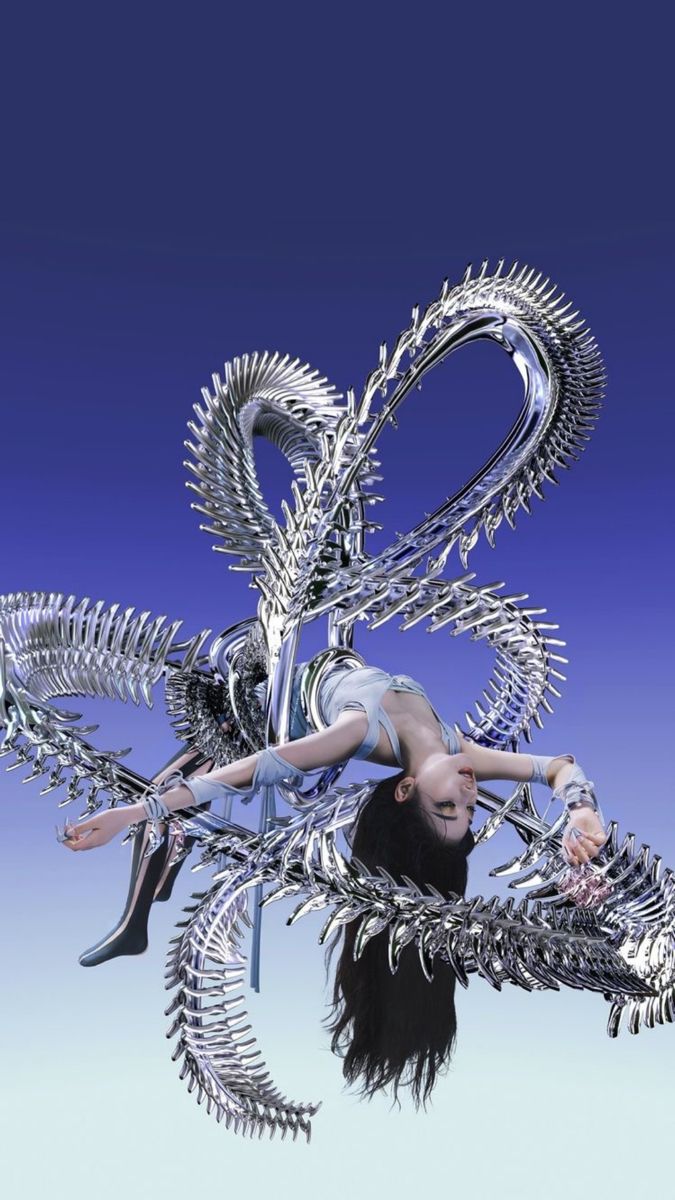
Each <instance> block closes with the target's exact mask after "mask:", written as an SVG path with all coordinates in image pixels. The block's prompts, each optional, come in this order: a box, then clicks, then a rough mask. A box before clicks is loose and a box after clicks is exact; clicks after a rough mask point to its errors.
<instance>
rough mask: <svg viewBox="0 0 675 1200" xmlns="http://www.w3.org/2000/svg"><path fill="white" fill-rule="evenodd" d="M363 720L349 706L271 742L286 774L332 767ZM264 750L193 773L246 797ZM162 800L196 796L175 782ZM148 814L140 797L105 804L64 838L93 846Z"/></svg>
mask: <svg viewBox="0 0 675 1200" xmlns="http://www.w3.org/2000/svg"><path fill="white" fill-rule="evenodd" d="M367 726H368V718H367V716H366V714H365V712H360V711H358V710H356V709H347V710H346V711H345V712H343V713H341V714H340V716H339V717H338V719H337V720H336V721H334V722H333V724H332V725H329V726H328V728H327V729H322V730H319V732H318V733H309V734H307V736H306V737H302V738H296V739H295V740H294V741H292V742H284V744H283V745H282V746H275V747H274V748H273V749H274V751H275V753H276V755H277V756H278V757H280V758H283V759H285V760H286V761H287V762H288V775H289V776H292V775H293V773H294V768H296V769H297V770H299V771H303V772H304V771H313V770H317V769H318V768H320V767H330V766H332V765H333V764H334V763H339V762H345V761H346V760H347V759H349V758H351V756H352V754H353V753H354V751H355V750H357V749H358V748H359V746H360V745H361V743H362V741H363V738H364V737H365V734H366V729H367ZM262 753H264V751H258V752H257V753H255V754H248V755H247V756H246V757H245V758H239V759H237V760H236V762H232V763H228V764H227V766H225V767H218V768H217V769H216V770H215V771H200V772H194V774H195V775H199V780H200V781H201V782H203V781H210V782H212V783H215V784H219V783H220V784H226V785H227V787H228V788H231V789H232V790H233V791H235V792H236V791H240V794H241V796H242V798H244V799H248V798H249V795H250V789H251V786H252V784H253V779H254V775H255V770H256V766H257V764H258V760H259V759H260V757H261V754H262ZM173 769H174V770H175V769H176V767H174V768H173ZM162 774H164V772H162ZM162 802H163V804H165V805H166V807H167V809H168V810H169V812H175V811H176V810H177V809H181V808H192V807H193V806H194V803H195V800H194V796H193V794H192V792H191V790H190V788H189V787H187V786H186V785H185V784H179V785H178V786H177V787H172V788H170V789H169V790H168V791H165V792H163V793H162ZM146 819H147V812H146V810H145V808H144V806H143V803H142V802H139V803H138V804H129V805H125V806H124V807H123V808H108V809H104V810H103V811H102V812H100V813H97V814H95V815H94V816H93V817H88V818H87V820H85V821H80V822H78V824H77V825H75V826H73V827H72V830H73V835H72V836H71V835H70V834H69V836H68V840H67V841H65V842H64V843H63V844H64V845H65V846H67V848H68V849H70V850H89V849H94V848H95V847H96V846H102V845H104V844H105V843H106V842H109V841H110V839H111V838H112V837H114V836H115V834H116V833H119V832H120V831H121V830H122V829H124V828H126V826H127V825H131V824H132V823H134V822H136V821H145V820H146Z"/></svg>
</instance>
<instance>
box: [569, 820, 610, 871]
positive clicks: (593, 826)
mask: <svg viewBox="0 0 675 1200" xmlns="http://www.w3.org/2000/svg"><path fill="white" fill-rule="evenodd" d="M575 830H578V831H579V832H578V833H576V832H575ZM608 837H609V834H608V833H606V832H605V830H604V828H603V826H602V822H601V821H600V818H599V817H598V814H597V813H596V812H594V810H593V809H592V808H587V807H586V806H584V807H583V808H574V809H572V811H571V813H570V815H569V821H568V822H567V825H566V826H565V832H564V834H563V840H562V846H563V852H564V855H565V859H566V861H567V862H568V863H570V865H571V866H573V867H578V866H581V865H582V864H583V863H587V862H590V860H591V859H592V858H597V856H598V854H599V853H600V850H601V848H602V846H604V844H605V842H606V841H607V838H608Z"/></svg>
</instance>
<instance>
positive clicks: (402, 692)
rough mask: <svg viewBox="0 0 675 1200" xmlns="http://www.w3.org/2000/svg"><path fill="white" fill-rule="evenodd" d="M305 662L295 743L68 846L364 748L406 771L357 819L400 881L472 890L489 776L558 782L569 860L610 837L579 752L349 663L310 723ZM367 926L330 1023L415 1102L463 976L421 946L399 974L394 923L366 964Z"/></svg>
mask: <svg viewBox="0 0 675 1200" xmlns="http://www.w3.org/2000/svg"><path fill="white" fill-rule="evenodd" d="M306 666H307V664H306V663H301V664H300V665H299V666H298V668H297V669H296V672H295V677H294V684H293V698H292V704H291V723H290V729H291V740H290V741H289V742H287V743H284V744H283V745H281V746H278V747H269V748H268V749H266V750H262V751H258V752H257V753H255V754H250V755H248V756H247V757H245V758H242V759H239V760H238V761H236V762H233V763H229V764H228V765H227V766H225V767H221V768H218V769H217V770H214V771H206V772H204V773H202V774H199V775H195V776H193V777H192V778H190V779H179V781H178V782H176V780H175V778H174V777H172V776H171V775H169V776H168V777H167V778H166V779H164V781H163V782H162V783H160V784H159V786H157V787H156V788H155V794H154V795H152V796H150V797H147V798H145V799H144V800H142V801H141V802H140V803H138V804H134V805H130V806H128V807H126V808H115V809H107V810H105V811H102V812H100V813H98V814H96V815H95V816H92V817H89V818H88V819H87V820H85V821H82V822H80V823H79V824H78V825H77V826H71V827H70V830H69V831H67V832H66V837H67V840H66V841H65V842H64V844H65V845H68V847H69V848H70V849H72V850H75V851H80V850H87V849H90V848H93V847H95V846H101V845H103V844H104V843H106V842H108V841H110V839H111V838H112V837H114V836H115V834H116V833H118V832H120V831H121V830H122V829H124V828H125V827H126V826H127V825H129V824H130V823H131V822H136V821H143V820H145V819H146V818H148V819H150V820H152V821H153V823H155V824H157V825H159V822H160V820H161V817H162V816H164V817H166V816H167V815H168V814H169V813H170V812H172V811H175V810H177V809H183V808H187V807H190V806H192V805H193V804H194V803H197V804H203V803H210V802H211V801H212V800H214V799H216V798H219V797H222V796H230V795H235V796H239V797H240V798H241V799H243V800H248V799H249V798H250V796H252V795H253V794H254V793H255V792H256V791H257V790H258V788H260V787H261V786H263V785H264V784H270V783H275V782H278V781H279V780H281V779H286V780H290V781H291V782H293V783H300V782H301V781H302V780H303V779H304V776H305V775H306V774H307V773H309V772H312V771H316V770H319V769H322V768H323V769H325V768H326V767H328V766H331V765H332V764H335V763H341V762H344V761H346V760H347V759H349V758H357V759H363V760H365V761H368V762H372V763H377V764H378V765H380V766H387V767H398V768H399V771H398V773H397V774H395V775H392V776H389V777H387V778H385V779H383V780H381V781H380V783H378V784H377V786H376V787H375V788H374V790H373V792H372V794H371V796H370V797H369V799H368V801H367V802H366V803H365V805H364V806H363V808H362V809H361V812H360V814H359V818H358V821H357V823H356V829H355V834H354V838H353V843H352V849H353V852H354V854H355V855H356V856H357V857H358V858H359V859H361V861H362V862H363V863H364V864H365V865H366V866H367V867H368V868H369V869H374V868H375V867H376V866H378V865H379V866H383V867H385V868H386V869H387V870H388V871H389V872H390V873H391V874H392V875H393V876H394V877H397V878H399V879H401V878H402V876H404V875H406V876H408V877H409V878H410V879H413V880H414V881H415V882H416V883H419V884H420V885H424V884H432V885H433V886H435V887H437V888H438V889H439V891H441V892H443V893H445V894H447V893H448V892H452V893H454V894H455V895H457V896H463V895H464V893H465V890H466V884H467V858H468V855H469V854H470V853H471V851H472V849H473V846H474V838H473V834H472V832H471V824H472V821H473V819H474V814H475V811H476V801H477V792H478V789H477V782H478V781H480V780H486V779H504V780H513V781H521V782H526V781H528V780H534V781H537V782H540V783H543V784H546V785H548V786H549V787H551V788H553V789H554V790H555V791H556V793H557V794H558V795H559V796H561V798H562V799H563V800H564V802H565V805H566V808H567V809H568V812H569V823H568V825H567V828H566V831H565V834H564V837H563V850H564V852H565V856H566V858H567V860H568V862H570V863H571V864H574V865H579V864H582V863H585V862H588V861H589V860H590V859H591V858H594V857H596V855H597V854H598V853H599V851H600V847H601V846H602V844H603V843H604V842H605V841H606V834H605V831H604V828H603V822H602V819H601V818H602V814H601V813H600V810H599V808H598V805H597V802H596V800H595V797H594V794H593V785H592V783H591V782H590V781H588V780H587V779H586V777H585V775H584V773H583V771H582V769H581V768H580V767H579V765H578V764H577V763H576V762H575V759H574V757H573V756H572V755H558V756H536V755H530V754H516V753H510V752H508V751H503V750H488V749H486V748H484V747H482V746H477V745H475V744H474V743H473V742H471V741H470V740H469V739H468V738H464V737H461V736H459V735H458V734H457V733H456V732H455V730H454V729H452V728H451V727H450V726H448V725H447V724H446V723H445V722H444V721H443V720H442V719H441V717H440V716H439V715H438V713H437V712H436V710H435V709H434V707H433V706H432V705H431V703H430V701H429V700H428V698H427V696H426V693H425V691H424V689H423V687H422V685H421V684H419V683H418V682H417V681H416V680H414V679H411V677H410V676H408V675H390V674H389V673H388V672H386V671H383V670H381V669H380V668H378V667H370V666H364V667H357V668H354V667H353V666H350V665H345V664H340V663H339V662H338V663H337V664H336V666H335V667H334V668H333V669H332V670H330V671H329V672H328V673H327V674H326V675H325V677H324V680H323V682H322V683H321V685H320V690H319V708H320V711H321V713H322V715H323V716H324V718H325V721H326V727H325V728H323V729H321V730H318V731H314V732H311V731H310V732H308V730H310V726H309V724H308V722H307V720H306V718H305V717H304V715H303V713H302V710H301V706H300V703H299V694H300V682H301V678H302V672H303V669H304V668H305V667H306ZM385 932H386V931H385ZM355 933H356V923H355V922H352V923H350V924H349V925H348V926H346V927H345V929H344V931H343V933H342V934H341V936H343V938H344V943H343V948H342V952H341V956H340V960H339V963H338V967H337V971H336V977H335V986H334V992H333V1006H334V1008H338V1009H340V1006H341V1011H340V1012H339V1013H338V1016H337V1017H336V1019H335V1021H334V1022H333V1024H332V1026H330V1028H332V1030H333V1038H332V1043H331V1048H332V1049H333V1050H338V1049H339V1048H340V1046H341V1042H342V1039H343V1036H344V1035H345V1031H346V1030H348V1029H349V1030H350V1038H351V1040H349V1042H348V1048H347V1051H346V1055H345V1061H344V1067H343V1070H344V1074H345V1077H346V1078H347V1080H348V1081H350V1082H351V1081H353V1080H354V1079H356V1078H357V1077H359V1076H362V1077H363V1081H364V1085H363V1090H364V1092H365V1094H366V1095H368V1096H371V1095H373V1094H374V1093H375V1092H376V1091H377V1090H379V1089H380V1088H384V1087H386V1086H387V1085H388V1084H389V1083H392V1084H393V1087H394V1096H395V1098H396V1097H397V1090H398V1087H399V1085H400V1084H401V1083H404V1084H407V1083H410V1085H411V1088H412V1093H413V1096H414V1100H415V1103H416V1105H419V1103H420V1101H421V1102H422V1103H424V1104H426V1100H427V1098H428V1096H429V1095H430V1093H431V1091H432V1089H433V1086H434V1083H435V1079H436V1075H437V1073H438V1071H439V1069H440V1068H441V1067H442V1066H444V1065H446V1064H448V1063H449V1060H450V1056H451V1053H452V1049H453V1044H454V1041H455V1036H456V1018H455V1008H454V988H455V982H456V979H455V976H454V973H453V972H452V970H451V968H450V966H449V964H447V963H445V962H442V961H441V960H438V959H437V960H436V962H435V966H434V979H433V981H432V983H429V982H428V981H427V980H426V979H425V978H424V976H423V974H422V970H421V967H420V966H419V963H418V961H417V951H416V948H415V946H414V945H409V946H407V947H406V948H405V949H404V951H403V953H402V955H401V959H400V962H399V967H398V970H397V972H396V974H395V975H393V976H392V974H391V972H390V971H389V968H388V963H387V948H386V947H387V942H386V936H385V934H384V933H383V934H379V935H377V936H376V937H374V938H372V939H371V941H370V942H368V943H367V945H366V947H365V951H364V953H363V955H362V956H361V958H360V959H359V961H358V962H356V963H355V962H354V961H353V955H352V950H353V944H354V937H355Z"/></svg>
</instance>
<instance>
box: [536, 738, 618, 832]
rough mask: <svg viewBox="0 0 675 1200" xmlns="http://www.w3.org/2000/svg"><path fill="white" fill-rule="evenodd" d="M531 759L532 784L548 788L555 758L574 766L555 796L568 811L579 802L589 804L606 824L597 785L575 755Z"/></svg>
mask: <svg viewBox="0 0 675 1200" xmlns="http://www.w3.org/2000/svg"><path fill="white" fill-rule="evenodd" d="M530 758H531V759H532V764H533V767H532V779H531V782H533V783H544V784H546V786H548V779H547V778H546V770H547V768H548V765H549V763H551V762H553V759H554V758H566V759H567V760H568V762H570V763H571V764H572V771H571V773H570V775H569V777H568V778H567V779H566V780H565V783H562V784H560V786H559V787H557V788H553V795H554V796H557V797H558V799H559V800H562V802H563V804H564V805H565V808H566V809H567V810H568V811H571V810H573V809H574V808H576V807H578V804H577V802H579V801H581V802H582V803H584V804H587V805H588V806H589V807H590V808H593V809H594V810H595V812H596V813H597V814H598V817H599V818H600V821H601V822H602V824H603V825H604V824H605V818H604V816H603V814H602V809H601V808H600V805H599V804H598V800H597V797H596V795H595V790H594V789H595V784H594V783H593V781H592V780H591V779H587V778H586V774H585V772H584V769H583V767H581V766H580V765H579V763H578V762H577V761H576V759H575V757H574V755H573V754H558V755H555V754H549V755H545V754H531V755H530Z"/></svg>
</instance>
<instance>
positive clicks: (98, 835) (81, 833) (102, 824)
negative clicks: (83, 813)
mask: <svg viewBox="0 0 675 1200" xmlns="http://www.w3.org/2000/svg"><path fill="white" fill-rule="evenodd" d="M125 809H126V811H125ZM129 823H130V821H129V811H128V809H127V806H126V805H125V806H124V807H120V808H106V809H104V810H103V811H102V812H99V813H96V815H95V816H93V817H88V818H87V820H86V821H80V822H78V824H77V825H73V824H72V823H71V822H70V821H66V826H65V832H66V835H67V839H66V840H65V841H64V842H63V843H62V844H63V845H64V846H67V847H68V849H69V850H93V849H94V848H95V847H96V846H105V844H106V842H109V841H111V839H112V838H114V836H115V834H116V833H121V831H122V830H123V829H126V828H127V826H128V825H129Z"/></svg>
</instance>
